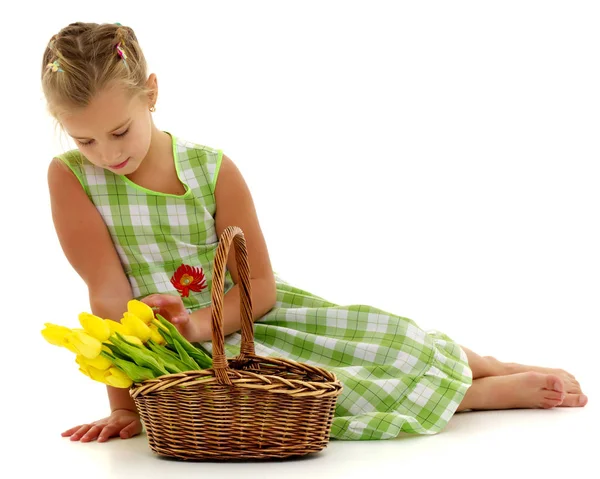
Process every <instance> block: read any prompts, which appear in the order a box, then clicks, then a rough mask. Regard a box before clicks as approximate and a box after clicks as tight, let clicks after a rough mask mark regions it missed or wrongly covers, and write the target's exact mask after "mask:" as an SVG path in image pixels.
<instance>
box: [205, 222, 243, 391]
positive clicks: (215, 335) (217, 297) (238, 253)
mask: <svg viewBox="0 0 600 479" xmlns="http://www.w3.org/2000/svg"><path fill="white" fill-rule="evenodd" d="M232 242H233V244H234V246H235V258H236V264H237V270H238V275H239V278H240V283H239V286H240V319H241V326H242V346H241V348H240V355H239V356H238V359H240V360H244V357H245V356H246V355H247V354H248V355H254V321H253V318H252V295H251V289H250V266H249V264H248V251H247V249H246V239H245V237H244V233H243V231H242V230H241V229H240V228H239V227H237V226H228V227H227V228H226V229H225V230H224V231H223V233H222V234H221V238H220V239H219V246H218V247H217V252H216V254H215V261H214V269H213V282H212V292H211V299H212V305H211V321H212V324H211V328H212V342H213V370H214V372H215V377H216V379H217V381H218V382H219V384H227V385H229V386H231V384H232V383H231V379H229V375H228V374H227V371H228V369H229V366H228V363H227V358H226V357H225V347H224V342H225V338H224V331H223V297H224V296H225V292H224V290H225V267H226V265H227V257H228V255H229V250H230V249H231V243H232Z"/></svg>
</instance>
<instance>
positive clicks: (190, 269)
mask: <svg viewBox="0 0 600 479" xmlns="http://www.w3.org/2000/svg"><path fill="white" fill-rule="evenodd" d="M171 284H172V285H173V286H175V289H177V291H179V294H180V295H181V296H182V297H183V298H187V297H188V296H189V295H190V291H195V292H196V293H200V292H201V291H202V290H203V289H205V288H206V278H205V277H204V272H203V271H202V268H196V267H194V266H189V265H187V264H182V265H181V266H180V267H179V268H177V271H175V273H174V274H173V276H172V277H171Z"/></svg>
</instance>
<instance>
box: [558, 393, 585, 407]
mask: <svg viewBox="0 0 600 479" xmlns="http://www.w3.org/2000/svg"><path fill="white" fill-rule="evenodd" d="M587 402H588V398H587V396H586V395H585V394H567V396H566V397H565V399H564V401H563V402H562V404H561V406H563V407H583V406H585V405H586V404H587Z"/></svg>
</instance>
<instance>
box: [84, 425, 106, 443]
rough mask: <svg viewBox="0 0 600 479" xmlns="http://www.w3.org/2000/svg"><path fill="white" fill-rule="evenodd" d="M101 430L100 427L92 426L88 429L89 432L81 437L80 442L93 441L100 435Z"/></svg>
mask: <svg viewBox="0 0 600 479" xmlns="http://www.w3.org/2000/svg"><path fill="white" fill-rule="evenodd" d="M101 430H102V427H100V426H92V427H91V428H90V429H89V431H88V432H86V433H85V434H84V435H83V437H82V438H81V442H90V441H93V440H94V439H96V438H97V437H98V434H100V431H101Z"/></svg>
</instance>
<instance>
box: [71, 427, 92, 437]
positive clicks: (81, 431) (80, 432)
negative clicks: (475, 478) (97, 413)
mask: <svg viewBox="0 0 600 479" xmlns="http://www.w3.org/2000/svg"><path fill="white" fill-rule="evenodd" d="M91 427H92V425H91V424H84V425H82V426H79V429H77V431H75V432H74V433H73V434H72V435H71V441H79V439H80V438H81V436H83V435H84V434H86V433H87V432H88V431H89V430H90V428H91Z"/></svg>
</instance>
